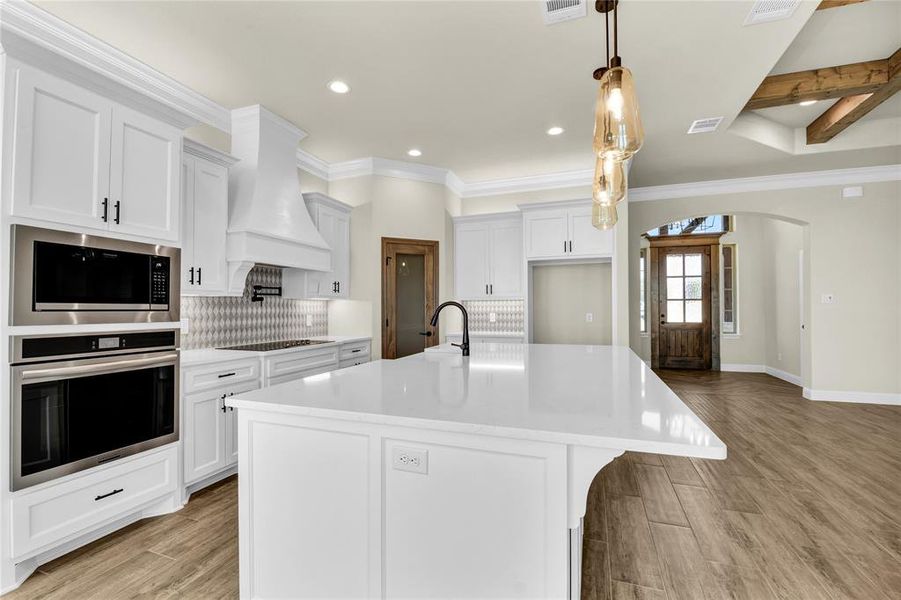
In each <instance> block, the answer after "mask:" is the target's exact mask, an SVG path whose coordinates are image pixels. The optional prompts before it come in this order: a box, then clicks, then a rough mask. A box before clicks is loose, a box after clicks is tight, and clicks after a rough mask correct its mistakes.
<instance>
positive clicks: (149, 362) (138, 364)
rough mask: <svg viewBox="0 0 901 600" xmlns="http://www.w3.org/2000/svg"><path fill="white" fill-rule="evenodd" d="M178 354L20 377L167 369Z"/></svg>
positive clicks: (41, 371) (37, 371)
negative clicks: (152, 368) (155, 368)
mask: <svg viewBox="0 0 901 600" xmlns="http://www.w3.org/2000/svg"><path fill="white" fill-rule="evenodd" d="M176 361H178V353H177V352H167V353H166V354H160V355H159V356H145V357H141V358H129V359H124V360H111V361H100V362H96V363H92V364H87V365H77V366H74V367H50V368H47V369H28V370H24V371H22V372H21V373H20V374H19V376H20V377H21V378H22V380H23V381H25V380H28V381H34V380H37V379H65V378H70V377H82V376H84V375H102V374H104V373H116V372H118V371H126V370H135V369H142V368H148V367H166V366H169V365H174V364H176Z"/></svg>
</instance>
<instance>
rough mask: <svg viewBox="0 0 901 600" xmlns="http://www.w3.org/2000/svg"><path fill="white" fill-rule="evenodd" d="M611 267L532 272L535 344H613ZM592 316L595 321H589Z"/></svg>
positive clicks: (546, 267) (559, 267)
mask: <svg viewBox="0 0 901 600" xmlns="http://www.w3.org/2000/svg"><path fill="white" fill-rule="evenodd" d="M611 277H612V269H611V265H610V263H594V264H579V265H542V266H536V267H534V268H533V269H532V308H533V312H534V315H535V316H534V317H533V319H532V327H533V330H532V341H533V342H534V343H536V344H610V343H611V340H612V339H613V331H612V324H613V307H612V306H611V297H610V291H611V290H610V287H611ZM586 313H591V315H592V321H591V322H590V323H589V322H587V321H586Z"/></svg>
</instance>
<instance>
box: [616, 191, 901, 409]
mask: <svg viewBox="0 0 901 600" xmlns="http://www.w3.org/2000/svg"><path fill="white" fill-rule="evenodd" d="M863 187H864V193H865V197H864V198H860V199H855V200H846V199H843V198H842V196H841V187H838V186H824V187H817V188H805V189H797V190H773V191H767V192H754V193H737V194H721V195H716V196H705V197H699V198H679V199H673V200H659V201H653V202H635V203H633V204H632V205H631V206H630V218H629V225H630V262H631V268H630V290H631V292H632V296H633V297H634V296H635V294H637V291H638V245H639V242H638V239H639V237H638V236H639V235H640V234H641V233H642V232H644V231H647V230H648V229H650V228H652V227H654V226H656V225H659V224H661V223H666V222H670V221H676V220H678V219H681V218H684V217H687V216H695V215H705V214H715V213H729V214H737V215H739V217H742V216H743V215H746V214H757V215H770V216H775V217H778V218H781V219H783V220H789V221H793V222H795V223H798V224H801V225H804V227H802V229H801V237H802V247H803V248H804V251H805V273H806V276H805V281H804V286H803V287H804V292H805V297H806V298H807V301H806V303H805V306H804V312H805V314H804V317H803V319H804V322H805V324H806V326H807V327H806V335H805V337H804V338H803V339H804V345H803V346H802V351H801V358H800V367H799V368H800V369H801V371H802V372H801V373H800V375H801V377H802V380H803V381H804V385H805V387H808V388H811V389H813V390H819V391H852V392H853V391H859V392H876V393H898V392H899V391H901V381H899V376H898V371H899V368H901V349H899V346H901V325H899V312H901V310H899V307H901V270H899V267H898V261H899V256H901V249H899V244H901V241H899V237H901V236H899V235H898V233H899V218H901V216H899V211H901V183H899V182H884V183H869V184H865V185H864V186H863ZM739 222H741V221H739ZM739 260H741V258H740V259H739ZM787 268H788V267H787ZM739 269H741V266H739ZM824 293H832V294H834V295H835V298H836V302H835V304H831V305H826V304H821V303H820V297H821V295H822V294H824ZM632 310H633V311H637V303H633V306H632ZM739 318H741V317H739ZM632 322H633V323H635V326H634V327H633V329H632V345H633V347H635V348H640V345H641V339H640V336H639V334H638V331H637V318H633V319H632ZM804 346H806V348H807V349H806V350H803V347H804ZM805 369H809V371H805Z"/></svg>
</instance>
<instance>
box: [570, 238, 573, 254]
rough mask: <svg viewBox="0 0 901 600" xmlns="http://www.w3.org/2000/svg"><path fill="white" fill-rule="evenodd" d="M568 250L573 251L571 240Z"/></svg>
mask: <svg viewBox="0 0 901 600" xmlns="http://www.w3.org/2000/svg"><path fill="white" fill-rule="evenodd" d="M569 251H570V252H572V251H573V242H572V240H570V241H569Z"/></svg>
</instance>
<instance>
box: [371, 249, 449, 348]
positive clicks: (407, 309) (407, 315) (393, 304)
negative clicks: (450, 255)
mask: <svg viewBox="0 0 901 600" xmlns="http://www.w3.org/2000/svg"><path fill="white" fill-rule="evenodd" d="M437 299H438V242H435V241H431V240H406V239H399V238H382V358H402V357H404V356H409V355H410V354H415V353H417V352H422V351H423V350H424V349H425V348H427V347H429V346H434V345H436V344H437V343H438V339H439V335H438V331H437V329H435V330H433V329H432V328H431V326H430V325H429V320H430V319H431V317H432V313H434V312H435V307H436V306H437ZM425 331H434V333H435V335H432V336H423V335H420V332H425Z"/></svg>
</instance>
